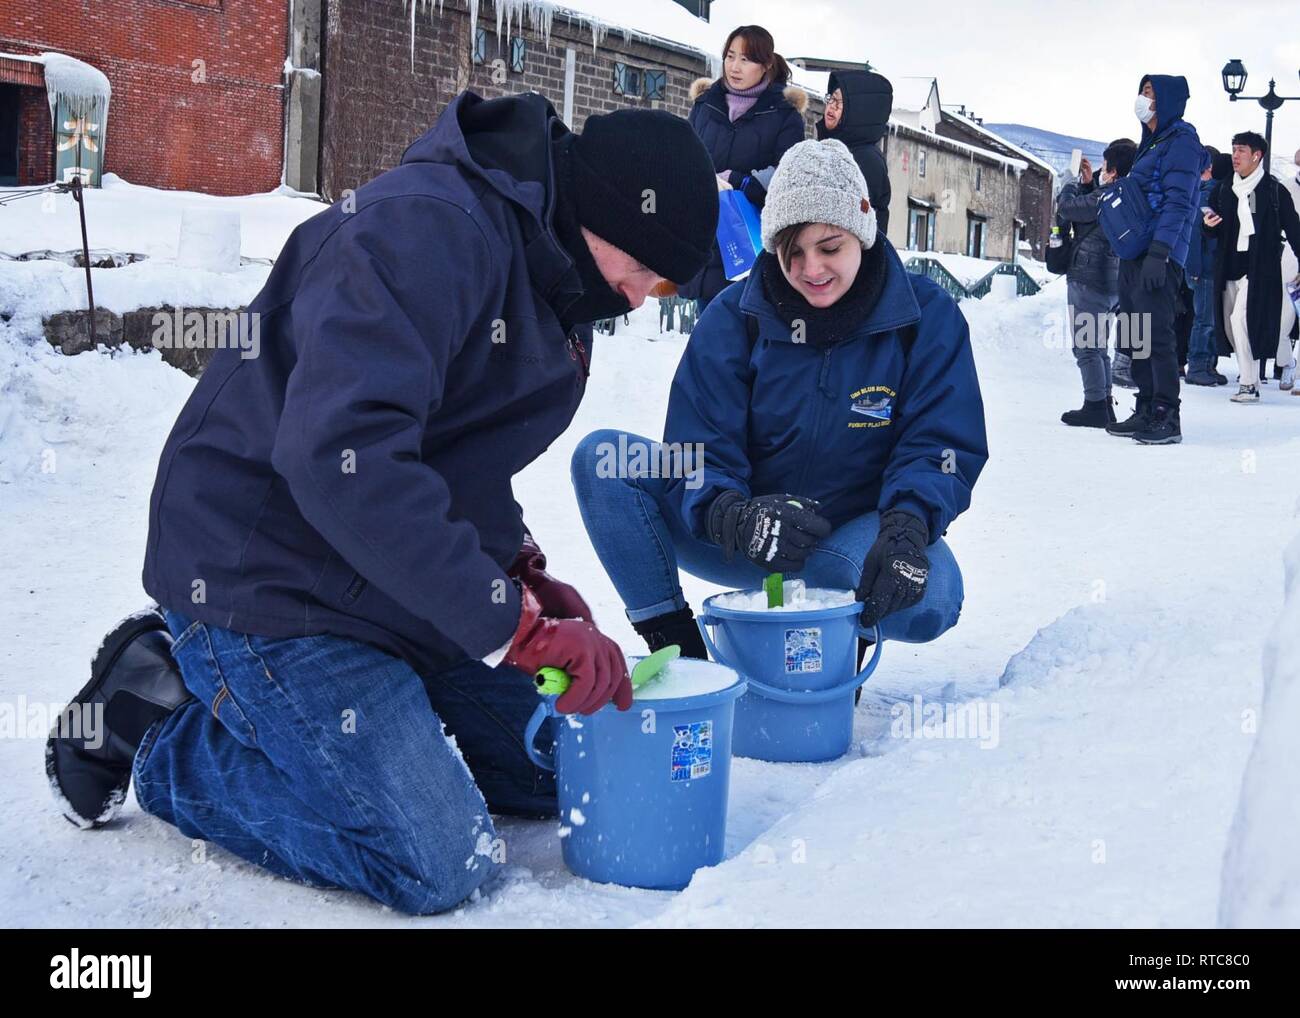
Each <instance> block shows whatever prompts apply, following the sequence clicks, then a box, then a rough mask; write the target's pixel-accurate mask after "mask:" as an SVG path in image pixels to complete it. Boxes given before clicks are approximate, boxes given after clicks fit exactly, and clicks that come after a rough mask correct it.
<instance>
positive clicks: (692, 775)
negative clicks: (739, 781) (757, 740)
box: [524, 658, 745, 891]
mask: <svg viewBox="0 0 1300 1018" xmlns="http://www.w3.org/2000/svg"><path fill="white" fill-rule="evenodd" d="M637 660H639V659H637V658H630V659H629V664H634V663H635V662H636V661H637ZM706 663H707V664H709V666H710V667H712V668H717V669H718V670H719V671H720V672H721V671H727V672H729V678H730V681H729V682H728V683H727V685H726V688H724V689H719V690H716V691H714V692H711V693H704V694H701V695H698V696H689V697H678V698H673V699H662V700H656V699H646V700H636V701H634V702H633V704H632V708H631V710H627V711H619V710H617V709H616V708H615V707H614V706H613V705H612V704H610V705H607V706H605V707H602V708H601V709H600V710H598V711H597V712H596V713H595V714H591V715H587V716H583V715H579V714H559V713H557V712H556V710H555V699H556V698H555V697H553V696H547V697H543V698H542V702H541V703H539V704H538V706H537V710H536V711H534V712H533V716H532V718H531V719H530V720H529V722H528V726H527V729H526V730H525V732H524V746H525V748H526V749H527V751H528V755H529V757H530V758H532V761H533V763H535V764H536V765H537V766H539V767H544V768H546V769H547V770H553V771H555V781H556V786H557V789H558V795H559V807H560V824H561V827H560V833H561V845H562V851H563V854H564V863H565V865H566V866H568V867H569V869H570V870H572V871H573V872H574V873H575V874H577V875H578V876H580V877H586V878H587V879H588V880H596V881H599V882H601V883H610V884H623V885H625V886H627V887H648V888H652V889H655V890H674V891H676V890H681V889H682V888H683V887H685V886H686V885H687V884H689V883H690V882H691V876H692V875H693V874H694V873H695V871H696V870H697V869H699V868H700V867H702V866H714V865H717V864H718V863H720V862H721V861H722V853H723V849H724V847H725V844H724V843H725V841H726V834H727V797H728V792H729V789H730V783H731V753H732V746H731V739H732V719H733V716H734V711H735V705H736V700H737V699H738V698H739V697H740V696H741V695H742V694H743V693H744V692H745V683H744V681H743V680H741V679H740V678H739V677H738V676H737V675H736V674H735V672H734V671H731V670H730V669H725V668H724V666H722V665H719V664H713V663H712V662H706ZM548 717H552V718H555V719H556V720H555V747H554V750H553V753H552V754H543V753H541V752H540V751H539V750H538V749H537V748H536V747H535V746H534V745H533V743H534V740H535V739H536V736H537V733H538V730H539V729H540V728H541V726H542V724H543V722H545V721H546V719H547V718H548Z"/></svg>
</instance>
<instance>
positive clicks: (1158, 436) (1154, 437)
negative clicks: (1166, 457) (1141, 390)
mask: <svg viewBox="0 0 1300 1018" xmlns="http://www.w3.org/2000/svg"><path fill="white" fill-rule="evenodd" d="M1133 438H1134V440H1135V441H1137V442H1139V443H1140V444H1142V445H1176V444H1177V443H1178V442H1181V441H1182V440H1183V429H1182V422H1181V421H1180V420H1179V415H1178V407H1176V406H1170V405H1168V404H1167V403H1157V404H1156V405H1155V409H1154V410H1153V411H1152V412H1151V420H1150V422H1149V423H1148V424H1147V426H1146V427H1145V428H1143V429H1142V430H1141V431H1139V432H1137V433H1136V434H1135V435H1134V436H1133Z"/></svg>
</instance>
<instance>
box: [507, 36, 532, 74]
mask: <svg viewBox="0 0 1300 1018" xmlns="http://www.w3.org/2000/svg"><path fill="white" fill-rule="evenodd" d="M527 55H528V44H527V43H526V42H524V37H523V36H522V35H516V36H513V37H512V38H511V39H510V69H511V70H512V71H514V72H515V73H516V74H522V73H523V70H524V58H525V57H526V56H527Z"/></svg>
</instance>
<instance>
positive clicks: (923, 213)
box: [907, 209, 934, 251]
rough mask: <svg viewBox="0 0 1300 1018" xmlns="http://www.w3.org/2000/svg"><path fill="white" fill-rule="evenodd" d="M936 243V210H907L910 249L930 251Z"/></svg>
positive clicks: (908, 245)
mask: <svg viewBox="0 0 1300 1018" xmlns="http://www.w3.org/2000/svg"><path fill="white" fill-rule="evenodd" d="M933 244H934V212H933V211H931V210H929V209H908V210H907V247H908V250H909V251H929V250H930V248H931V247H932V246H933Z"/></svg>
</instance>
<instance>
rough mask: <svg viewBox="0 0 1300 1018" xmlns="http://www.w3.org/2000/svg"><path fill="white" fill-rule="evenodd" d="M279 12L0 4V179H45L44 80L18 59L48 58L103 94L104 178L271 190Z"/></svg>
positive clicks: (49, 1) (141, 3)
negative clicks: (55, 56) (98, 77)
mask: <svg viewBox="0 0 1300 1018" xmlns="http://www.w3.org/2000/svg"><path fill="white" fill-rule="evenodd" d="M288 10H289V5H288V4H287V3H286V0H35V2H32V0H0V54H7V55H8V56H4V55H0V177H4V178H5V179H6V180H7V181H8V182H9V183H18V184H36V183H46V182H48V181H49V180H51V179H53V178H54V167H55V148H56V146H55V138H54V134H53V131H52V129H51V111H50V107H49V103H48V93H47V83H46V80H45V69H44V67H43V66H42V64H41V63H39V62H36V61H33V60H31V59H30V58H31V57H36V56H39V54H41V53H42V52H45V51H53V52H57V53H62V54H67V55H68V56H71V57H75V58H77V59H78V60H81V61H84V62H85V63H86V64H89V65H91V66H92V67H94V68H97V69H98V70H100V71H102V72H103V73H104V75H106V76H107V77H108V80H109V82H110V84H111V86H112V100H111V102H110V104H109V110H108V117H109V119H108V122H107V125H106V126H107V140H106V145H105V148H104V152H103V155H104V165H103V169H104V170H105V171H107V172H113V173H117V174H120V175H121V176H122V177H125V178H126V179H127V180H130V181H132V182H133V183H138V184H149V185H152V186H156V187H168V188H186V189H191V190H199V191H207V192H210V193H213V194H246V193H249V192H254V191H267V190H270V189H271V188H274V187H276V186H277V185H278V184H279V183H280V178H281V170H282V166H283V157H284V123H285V116H284V107H285V99H284V96H285V89H284V82H285V69H284V64H285V53H286V47H287V32H288V24H289V13H288ZM24 57H26V58H28V59H23V58H24ZM6 170H8V173H6Z"/></svg>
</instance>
